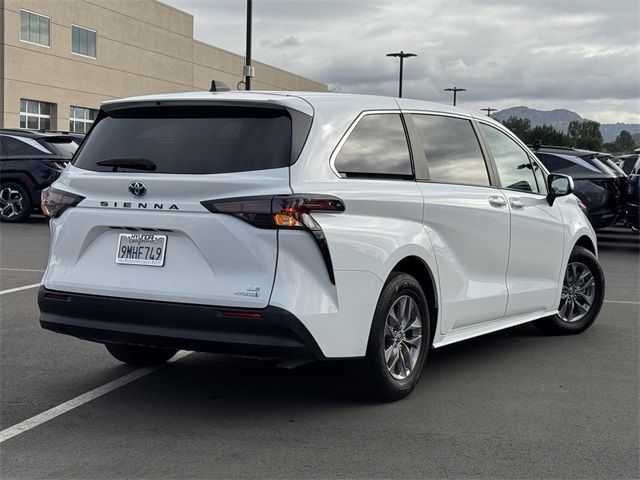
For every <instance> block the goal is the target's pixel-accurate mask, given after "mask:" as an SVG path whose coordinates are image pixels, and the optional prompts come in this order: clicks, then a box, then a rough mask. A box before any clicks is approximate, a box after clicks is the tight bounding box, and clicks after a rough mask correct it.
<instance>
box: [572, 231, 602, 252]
mask: <svg viewBox="0 0 640 480" xmlns="http://www.w3.org/2000/svg"><path fill="white" fill-rule="evenodd" d="M575 247H583V248H586V249H587V250H589V251H590V252H591V253H593V254H594V255H596V256H597V255H598V251H597V249H596V246H595V245H594V243H593V241H592V240H591V238H589V237H588V236H587V235H582V236H581V237H580V238H578V240H576V243H575V244H574V248H575Z"/></svg>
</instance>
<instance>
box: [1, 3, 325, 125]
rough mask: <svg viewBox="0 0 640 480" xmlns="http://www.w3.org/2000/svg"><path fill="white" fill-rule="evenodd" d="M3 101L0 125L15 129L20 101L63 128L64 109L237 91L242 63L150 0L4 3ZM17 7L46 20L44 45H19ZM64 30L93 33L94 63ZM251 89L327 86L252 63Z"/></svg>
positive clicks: (187, 18)
mask: <svg viewBox="0 0 640 480" xmlns="http://www.w3.org/2000/svg"><path fill="white" fill-rule="evenodd" d="M3 1H4V8H2V12H3V14H4V34H3V40H4V44H5V46H4V52H3V55H4V58H3V62H2V63H3V65H4V75H0V77H2V78H4V82H3V83H4V85H3V86H2V88H0V90H2V95H3V98H4V100H5V102H4V105H3V106H2V107H1V108H2V114H1V118H0V122H3V123H4V126H5V127H12V128H13V127H18V126H19V110H20V98H27V99H32V100H40V101H45V102H50V103H54V104H56V105H57V119H56V121H54V122H53V125H52V127H53V128H58V129H61V130H66V129H68V128H69V106H70V105H76V106H80V107H88V108H97V107H98V106H99V105H100V103H101V102H102V101H104V100H108V99H113V98H121V97H127V96H132V95H145V94H151V93H165V92H181V91H192V90H206V89H208V88H209V85H210V84H211V80H212V79H219V80H222V81H224V82H225V83H227V84H228V85H229V86H230V87H231V88H236V85H237V83H238V82H239V81H240V80H241V79H242V77H241V75H242V65H243V64H244V58H243V57H242V56H240V55H237V54H234V53H231V52H228V51H226V50H222V49H220V48H216V47H214V46H212V45H207V44H205V43H202V42H199V41H197V40H194V39H193V16H192V15H190V14H188V13H186V12H182V11H180V10H177V9H175V8H173V7H170V6H168V5H165V4H163V3H160V2H158V1H156V0H135V1H134V0H3ZM20 9H25V10H30V11H33V12H37V13H40V14H42V15H46V16H49V17H51V47H50V48H47V47H42V46H38V45H32V44H29V43H25V42H21V41H20V31H19V30H20V13H19V12H20ZM71 24H74V25H79V26H82V27H86V28H88V29H91V30H95V31H97V47H96V51H97V54H96V57H97V58H95V59H93V58H88V57H84V56H80V55H76V54H73V53H71ZM254 66H255V68H256V78H254V80H253V84H252V87H253V88H254V89H264V90H320V91H323V90H324V91H326V89H327V87H326V85H323V84H320V83H318V82H314V81H311V80H308V79H306V78H303V77H300V76H298V75H295V74H292V73H289V72H286V71H283V70H280V69H277V68H274V67H271V66H269V65H266V64H262V63H257V62H256V63H255V64H254Z"/></svg>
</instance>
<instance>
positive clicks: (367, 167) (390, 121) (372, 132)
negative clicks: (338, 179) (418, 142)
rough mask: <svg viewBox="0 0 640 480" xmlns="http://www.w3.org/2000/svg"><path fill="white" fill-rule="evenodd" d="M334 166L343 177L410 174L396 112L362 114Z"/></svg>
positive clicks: (400, 175) (400, 126) (399, 119)
mask: <svg viewBox="0 0 640 480" xmlns="http://www.w3.org/2000/svg"><path fill="white" fill-rule="evenodd" d="M334 166H335V168H336V170H337V171H338V172H339V173H340V175H342V176H343V177H390V176H391V177H411V176H412V175H413V172H412V168H411V157H410V156H409V146H408V144H407V136H406V134H405V131H404V125H403V124H402V119H401V118H400V115H399V114H392V113H380V114H369V115H365V116H363V117H362V118H361V119H360V121H359V122H358V123H357V125H356V126H355V128H354V129H353V130H352V131H351V134H350V135H349V138H347V140H346V141H345V142H344V144H343V145H342V148H341V149H340V152H339V153H338V156H337V157H336V159H335V163H334Z"/></svg>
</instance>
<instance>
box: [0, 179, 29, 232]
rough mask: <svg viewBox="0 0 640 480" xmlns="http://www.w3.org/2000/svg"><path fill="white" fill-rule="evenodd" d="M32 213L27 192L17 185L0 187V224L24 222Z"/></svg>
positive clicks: (8, 184) (5, 184)
mask: <svg viewBox="0 0 640 480" xmlns="http://www.w3.org/2000/svg"><path fill="white" fill-rule="evenodd" d="M32 211H33V203H32V202H31V195H30V194H29V192H28V190H27V189H26V188H24V187H23V186H22V185H20V184H19V183H12V182H8V183H3V184H2V185H0V222H9V223H16V222H24V221H25V220H27V218H29V216H30V215H31V212H32Z"/></svg>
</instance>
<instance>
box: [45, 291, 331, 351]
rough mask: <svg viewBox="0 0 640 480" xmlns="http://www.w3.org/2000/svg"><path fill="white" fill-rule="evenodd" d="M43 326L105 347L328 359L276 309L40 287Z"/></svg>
mask: <svg viewBox="0 0 640 480" xmlns="http://www.w3.org/2000/svg"><path fill="white" fill-rule="evenodd" d="M38 306H39V307H40V325H41V326H42V328H45V329H48V330H52V331H54V332H58V333H63V334H67V335H72V336H74V337H78V338H81V339H84V340H90V341H94V342H99V343H124V344H133V345H148V346H155V347H165V348H177V349H184V350H195V351H204V352H216V353H236V354H242V355H259V356H274V357H295V358H317V359H324V355H323V354H322V352H321V350H320V348H319V347H318V344H317V343H316V341H315V340H314V338H313V337H312V336H311V334H310V333H309V331H308V330H307V329H306V328H305V326H304V325H303V324H302V323H301V322H300V321H299V320H298V319H297V318H296V317H295V316H294V315H293V314H291V313H290V312H288V311H286V310H284V309H282V308H278V307H273V306H268V307H266V308H264V309H261V310H251V312H259V313H260V314H261V317H260V318H243V317H234V316H229V314H236V315H238V314H240V315H241V314H243V313H247V312H248V311H247V310H246V309H237V308H231V307H229V308H225V307H213V306H208V305H195V304H183V303H173V302H159V301H151V300H136V299H129V298H118V297H105V296H99V295H86V294H78V293H69V292H58V291H52V290H48V289H46V288H44V287H40V291H39V292H38Z"/></svg>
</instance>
